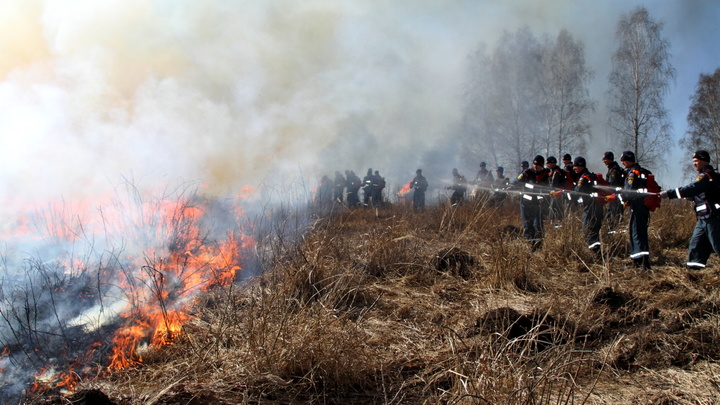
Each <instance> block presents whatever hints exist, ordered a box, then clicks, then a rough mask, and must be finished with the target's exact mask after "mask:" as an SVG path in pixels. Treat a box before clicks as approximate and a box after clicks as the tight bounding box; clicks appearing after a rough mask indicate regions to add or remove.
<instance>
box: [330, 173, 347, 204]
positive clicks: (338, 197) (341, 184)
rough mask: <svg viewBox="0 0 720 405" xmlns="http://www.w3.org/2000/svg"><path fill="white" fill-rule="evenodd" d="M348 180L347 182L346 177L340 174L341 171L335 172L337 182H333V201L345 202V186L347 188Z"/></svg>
mask: <svg viewBox="0 0 720 405" xmlns="http://www.w3.org/2000/svg"><path fill="white" fill-rule="evenodd" d="M346 183H347V180H345V177H344V176H343V175H342V173H340V171H339V170H336V171H335V180H334V181H333V200H335V201H336V202H340V203H341V202H343V199H344V197H345V186H346Z"/></svg>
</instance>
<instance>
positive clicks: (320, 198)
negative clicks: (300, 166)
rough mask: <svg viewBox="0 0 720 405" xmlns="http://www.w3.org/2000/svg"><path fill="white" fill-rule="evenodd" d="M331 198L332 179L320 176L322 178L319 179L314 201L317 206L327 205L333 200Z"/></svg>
mask: <svg viewBox="0 0 720 405" xmlns="http://www.w3.org/2000/svg"><path fill="white" fill-rule="evenodd" d="M332 198H333V186H332V181H330V177H328V176H322V179H320V184H319V185H318V189H317V195H316V198H315V203H316V204H317V205H318V206H319V207H327V206H329V205H332V201H333V199H332Z"/></svg>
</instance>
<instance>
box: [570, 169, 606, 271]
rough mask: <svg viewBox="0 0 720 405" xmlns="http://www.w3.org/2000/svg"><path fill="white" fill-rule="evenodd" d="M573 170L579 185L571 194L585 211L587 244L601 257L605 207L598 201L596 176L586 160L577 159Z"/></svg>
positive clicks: (583, 224)
mask: <svg viewBox="0 0 720 405" xmlns="http://www.w3.org/2000/svg"><path fill="white" fill-rule="evenodd" d="M573 170H574V171H575V173H576V174H577V179H578V180H577V184H576V185H575V190H574V193H571V196H572V197H573V200H574V201H577V202H579V203H580V205H581V206H582V209H583V213H582V227H583V233H584V234H585V242H586V243H587V247H588V249H590V250H591V251H593V252H594V253H595V254H596V256H598V257H600V254H601V250H600V228H601V227H602V218H603V206H602V204H600V202H599V201H598V193H597V190H596V189H595V183H596V178H597V177H596V175H595V173H590V171H589V170H588V169H587V165H586V161H585V158H583V157H582V156H577V157H575V160H574V161H573Z"/></svg>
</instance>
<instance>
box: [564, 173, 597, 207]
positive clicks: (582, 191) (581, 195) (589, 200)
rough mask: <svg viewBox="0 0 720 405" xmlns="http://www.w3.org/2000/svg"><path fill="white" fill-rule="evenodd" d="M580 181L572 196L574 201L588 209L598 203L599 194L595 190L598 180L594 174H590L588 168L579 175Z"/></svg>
mask: <svg viewBox="0 0 720 405" xmlns="http://www.w3.org/2000/svg"><path fill="white" fill-rule="evenodd" d="M577 175H578V180H577V184H576V185H575V190H574V192H573V193H571V194H570V195H571V196H572V198H573V200H576V201H577V202H579V203H581V204H582V206H583V207H585V208H587V207H589V206H591V205H595V204H596V203H597V198H598V193H597V190H596V189H595V179H596V178H597V177H596V176H595V174H594V173H590V170H588V169H587V168H585V169H583V170H582V171H581V172H580V173H577Z"/></svg>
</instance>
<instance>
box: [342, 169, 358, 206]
mask: <svg viewBox="0 0 720 405" xmlns="http://www.w3.org/2000/svg"><path fill="white" fill-rule="evenodd" d="M345 178H346V180H347V203H348V206H350V207H357V206H358V205H360V194H359V193H360V187H362V181H361V180H360V177H358V175H357V174H355V172H354V171H352V170H346V171H345Z"/></svg>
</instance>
